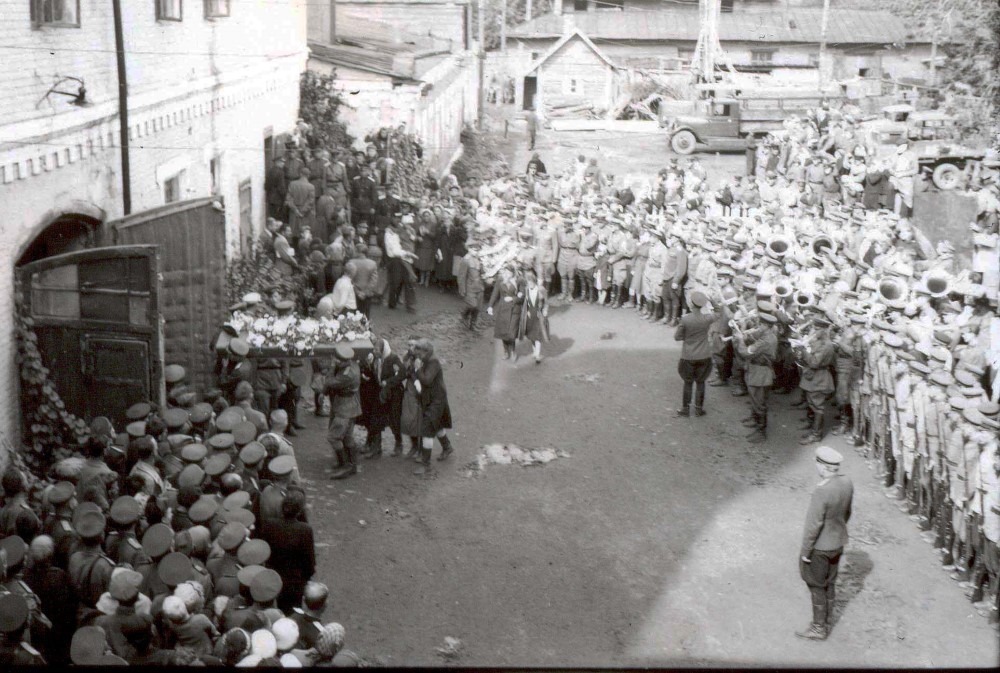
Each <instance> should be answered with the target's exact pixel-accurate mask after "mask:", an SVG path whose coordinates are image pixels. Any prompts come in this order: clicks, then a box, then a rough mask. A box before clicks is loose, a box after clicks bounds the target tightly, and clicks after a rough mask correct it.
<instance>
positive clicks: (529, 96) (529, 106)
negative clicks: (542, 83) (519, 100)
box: [523, 75, 538, 110]
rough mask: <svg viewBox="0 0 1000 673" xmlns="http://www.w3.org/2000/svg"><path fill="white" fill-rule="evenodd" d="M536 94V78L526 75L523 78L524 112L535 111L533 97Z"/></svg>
mask: <svg viewBox="0 0 1000 673" xmlns="http://www.w3.org/2000/svg"><path fill="white" fill-rule="evenodd" d="M537 94H538V77H536V76H535V75H528V76H527V77H525V78H524V105H523V108H524V109H525V110H534V109H535V96H536V95H537Z"/></svg>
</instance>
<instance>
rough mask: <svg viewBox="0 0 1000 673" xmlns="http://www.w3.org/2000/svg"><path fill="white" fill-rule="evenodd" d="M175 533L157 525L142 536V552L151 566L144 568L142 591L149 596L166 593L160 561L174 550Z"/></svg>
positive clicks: (162, 525)
mask: <svg viewBox="0 0 1000 673" xmlns="http://www.w3.org/2000/svg"><path fill="white" fill-rule="evenodd" d="M173 545H174V531H173V530H172V529H171V528H170V526H168V525H166V524H164V523H157V524H153V525H152V526H150V527H149V528H148V529H147V530H146V532H145V533H144V534H143V536H142V550H143V552H145V554H146V556H147V557H148V558H149V560H150V563H149V565H145V566H143V569H144V574H141V575H140V577H141V578H142V582H141V586H140V588H141V590H142V593H144V594H145V595H147V596H153V597H155V596H159V595H160V594H163V593H166V591H167V585H166V584H164V583H163V580H161V579H160V575H159V573H158V572H157V568H158V567H159V565H160V559H162V558H163V557H164V556H166V555H167V554H169V553H170V552H171V551H172V550H173Z"/></svg>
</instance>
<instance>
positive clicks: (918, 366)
mask: <svg viewBox="0 0 1000 673" xmlns="http://www.w3.org/2000/svg"><path fill="white" fill-rule="evenodd" d="M910 369H912V370H913V371H915V372H918V373H920V374H923V375H925V376H926V375H928V374H930V373H931V368H930V367H928V366H927V365H925V364H924V363H923V362H920V361H919V360H913V361H912V362H910Z"/></svg>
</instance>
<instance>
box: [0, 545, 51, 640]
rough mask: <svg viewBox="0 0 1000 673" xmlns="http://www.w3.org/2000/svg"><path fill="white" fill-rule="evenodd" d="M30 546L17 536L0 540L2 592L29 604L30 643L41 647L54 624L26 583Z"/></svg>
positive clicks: (0, 590)
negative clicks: (25, 574)
mask: <svg viewBox="0 0 1000 673" xmlns="http://www.w3.org/2000/svg"><path fill="white" fill-rule="evenodd" d="M27 551H28V545H26V544H25V542H24V540H22V539H21V538H20V537H19V536H17V535H11V536H9V537H5V538H4V539H3V540H0V581H2V584H3V586H2V588H0V592H7V593H12V594H16V595H18V596H21V597H22V598H24V600H25V601H26V602H27V604H28V633H29V635H30V642H32V643H34V644H35V645H36V646H41V644H42V643H44V642H46V640H47V639H48V635H49V632H50V631H51V629H52V622H51V621H49V618H48V617H46V616H45V614H44V613H43V612H42V607H43V606H42V602H41V600H39V598H38V595H37V594H35V592H34V591H32V589H31V587H30V586H28V584H27V582H25V581H24V561H25V556H26V555H27Z"/></svg>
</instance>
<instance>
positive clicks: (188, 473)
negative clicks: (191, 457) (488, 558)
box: [177, 447, 205, 488]
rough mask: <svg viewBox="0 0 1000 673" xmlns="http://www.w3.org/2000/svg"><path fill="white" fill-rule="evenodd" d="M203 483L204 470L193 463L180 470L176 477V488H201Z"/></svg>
mask: <svg viewBox="0 0 1000 673" xmlns="http://www.w3.org/2000/svg"><path fill="white" fill-rule="evenodd" d="M184 448H187V447H184ZM204 481H205V470H203V469H201V468H200V467H199V466H198V465H195V464H193V463H192V464H191V465H188V466H186V467H185V468H184V469H183V470H181V473H180V474H179V475H178V476H177V486H178V487H180V488H184V487H185V486H201V484H202V482H204Z"/></svg>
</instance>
